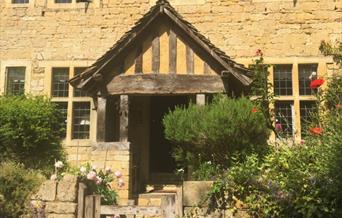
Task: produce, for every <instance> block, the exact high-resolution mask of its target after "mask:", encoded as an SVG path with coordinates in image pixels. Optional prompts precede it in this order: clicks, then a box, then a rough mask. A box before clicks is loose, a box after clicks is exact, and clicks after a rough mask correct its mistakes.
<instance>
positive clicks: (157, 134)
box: [150, 96, 190, 173]
mask: <svg viewBox="0 0 342 218" xmlns="http://www.w3.org/2000/svg"><path fill="white" fill-rule="evenodd" d="M189 99H190V96H153V97H151V132H150V173H174V171H175V170H176V163H175V160H174V159H173V157H172V155H171V153H172V146H171V143H170V142H169V141H168V140H166V139H165V135H164V126H163V123H162V121H163V118H164V116H165V115H166V114H167V113H168V112H169V111H170V110H174V109H175V107H176V106H181V105H188V103H189Z"/></svg>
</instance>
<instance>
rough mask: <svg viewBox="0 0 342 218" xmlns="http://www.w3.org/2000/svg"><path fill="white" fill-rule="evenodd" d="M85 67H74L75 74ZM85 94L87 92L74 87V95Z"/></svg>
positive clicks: (82, 95) (83, 95)
mask: <svg viewBox="0 0 342 218" xmlns="http://www.w3.org/2000/svg"><path fill="white" fill-rule="evenodd" d="M85 69H87V68H86V67H75V76H76V75H78V74H80V73H82V72H83V71H84V70H85ZM85 96H87V93H86V92H84V91H81V90H79V89H76V88H74V97H85Z"/></svg>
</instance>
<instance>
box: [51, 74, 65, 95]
mask: <svg viewBox="0 0 342 218" xmlns="http://www.w3.org/2000/svg"><path fill="white" fill-rule="evenodd" d="M68 80H69V68H53V69H52V96H53V97H68V95H69V84H68Z"/></svg>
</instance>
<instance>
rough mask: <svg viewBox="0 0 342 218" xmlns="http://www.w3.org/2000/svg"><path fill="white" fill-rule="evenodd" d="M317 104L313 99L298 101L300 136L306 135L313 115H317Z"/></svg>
mask: <svg viewBox="0 0 342 218" xmlns="http://www.w3.org/2000/svg"><path fill="white" fill-rule="evenodd" d="M317 112H318V110H317V105H316V102H315V101H301V102H300V125H301V134H302V138H303V137H305V136H306V135H307V132H308V128H309V125H310V124H311V123H312V122H313V121H314V116H315V115H317Z"/></svg>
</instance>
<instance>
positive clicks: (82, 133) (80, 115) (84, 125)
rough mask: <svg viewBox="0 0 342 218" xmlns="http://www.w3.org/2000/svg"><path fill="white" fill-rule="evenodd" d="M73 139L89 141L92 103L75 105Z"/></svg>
mask: <svg viewBox="0 0 342 218" xmlns="http://www.w3.org/2000/svg"><path fill="white" fill-rule="evenodd" d="M72 127H73V128H72V138H73V139H88V138H89V129H90V103H89V102H75V103H74V104H73V120H72Z"/></svg>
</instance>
